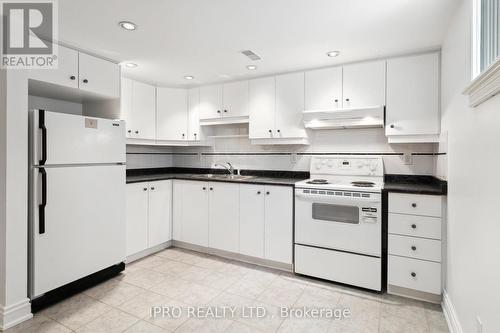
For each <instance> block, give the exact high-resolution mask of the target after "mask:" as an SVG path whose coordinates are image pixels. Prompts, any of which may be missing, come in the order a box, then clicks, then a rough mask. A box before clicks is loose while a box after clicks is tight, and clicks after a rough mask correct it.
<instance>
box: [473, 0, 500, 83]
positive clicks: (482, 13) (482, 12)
mask: <svg viewBox="0 0 500 333" xmlns="http://www.w3.org/2000/svg"><path fill="white" fill-rule="evenodd" d="M474 1H476V4H475V8H474V9H475V13H474V20H475V22H474V29H475V30H476V31H475V33H474V36H475V41H474V44H475V45H474V47H475V57H474V58H475V59H474V62H475V64H474V65H475V66H474V67H475V68H474V77H476V76H478V75H479V74H481V73H483V72H484V71H485V70H486V69H488V68H489V67H490V66H491V65H492V64H493V63H494V62H495V61H496V60H497V59H498V57H499V56H500V22H499V20H500V0H474Z"/></svg>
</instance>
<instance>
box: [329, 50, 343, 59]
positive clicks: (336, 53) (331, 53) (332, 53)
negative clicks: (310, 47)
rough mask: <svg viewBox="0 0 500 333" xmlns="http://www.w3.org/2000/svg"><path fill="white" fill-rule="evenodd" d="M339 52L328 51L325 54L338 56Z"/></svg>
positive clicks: (333, 56)
mask: <svg viewBox="0 0 500 333" xmlns="http://www.w3.org/2000/svg"><path fill="white" fill-rule="evenodd" d="M339 54H340V51H330V52H327V53H326V55H327V56H329V57H331V58H335V57H338V55H339Z"/></svg>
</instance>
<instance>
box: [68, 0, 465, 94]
mask: <svg viewBox="0 0 500 333" xmlns="http://www.w3.org/2000/svg"><path fill="white" fill-rule="evenodd" d="M458 2H459V1H458V0H145V1H139V0H61V1H59V2H58V3H59V39H60V41H61V42H63V43H66V44H69V45H71V46H74V47H77V48H80V49H83V50H86V51H88V52H91V53H95V54H98V55H100V56H103V57H106V58H109V59H113V60H115V61H117V62H125V61H130V62H134V63H137V64H138V65H139V66H138V67H137V68H134V69H129V68H124V73H125V75H126V76H129V77H132V78H136V79H140V80H142V81H145V82H150V83H155V84H159V85H166V86H184V85H199V84H207V83H212V82H221V81H227V80H236V79H241V78H248V77H255V76H263V75H267V74H273V73H279V72H288V71H294V70H301V69H307V68H314V67H322V66H329V65H335V64H340V63H346V62H353V61H358V60H363V59H370V58H377V57H382V56H388V55H395V54H402V53H408V52H413V51H419V50H425V49H431V48H438V47H439V46H440V45H441V42H442V40H443V36H444V33H445V31H446V27H447V25H448V22H449V19H450V17H451V15H452V14H453V11H454V9H455V7H456V6H457V5H458ZM122 20H128V21H132V22H134V23H136V24H137V25H138V29H137V30H136V31H125V30H123V29H122V28H120V27H119V26H118V22H119V21H122ZM247 49H249V50H252V51H254V52H255V53H257V54H258V55H259V56H260V57H262V60H258V61H251V60H250V59H248V58H246V57H245V56H243V55H242V54H241V53H240V51H242V50H247ZM332 50H339V51H340V52H341V54H340V56H338V57H337V58H330V57H327V56H326V52H328V51H332ZM249 64H254V65H257V66H258V69H257V70H255V71H249V70H247V69H246V66H247V65H249ZM185 75H193V76H194V77H195V79H194V80H192V81H187V80H185V79H184V76H185Z"/></svg>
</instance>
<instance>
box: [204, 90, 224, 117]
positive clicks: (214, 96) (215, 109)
mask: <svg viewBox="0 0 500 333" xmlns="http://www.w3.org/2000/svg"><path fill="white" fill-rule="evenodd" d="M221 105H222V86H221V85H212V86H204V87H201V88H200V119H213V118H219V117H221V114H222V110H221Z"/></svg>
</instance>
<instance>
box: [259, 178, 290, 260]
mask: <svg viewBox="0 0 500 333" xmlns="http://www.w3.org/2000/svg"><path fill="white" fill-rule="evenodd" d="M265 191H266V199H265V216H266V217H265V220H266V222H265V223H266V231H265V232H266V234H265V258H266V259H269V260H274V261H278V262H282V263H287V264H291V263H292V245H293V236H292V234H293V231H292V230H293V226H292V225H293V192H292V188H291V187H286V186H266V187H265Z"/></svg>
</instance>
